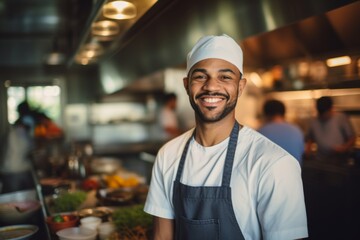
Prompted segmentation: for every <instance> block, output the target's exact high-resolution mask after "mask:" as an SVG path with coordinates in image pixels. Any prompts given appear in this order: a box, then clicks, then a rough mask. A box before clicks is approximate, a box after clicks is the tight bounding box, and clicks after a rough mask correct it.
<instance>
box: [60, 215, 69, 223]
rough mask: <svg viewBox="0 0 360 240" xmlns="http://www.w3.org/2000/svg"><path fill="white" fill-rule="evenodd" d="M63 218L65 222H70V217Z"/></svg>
mask: <svg viewBox="0 0 360 240" xmlns="http://www.w3.org/2000/svg"><path fill="white" fill-rule="evenodd" d="M62 218H63V220H64V222H68V221H70V217H69V216H68V215H64V216H62Z"/></svg>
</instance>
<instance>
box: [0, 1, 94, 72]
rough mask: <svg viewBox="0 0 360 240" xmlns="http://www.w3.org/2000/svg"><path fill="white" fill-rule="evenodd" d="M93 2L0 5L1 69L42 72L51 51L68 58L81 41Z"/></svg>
mask: <svg viewBox="0 0 360 240" xmlns="http://www.w3.org/2000/svg"><path fill="white" fill-rule="evenodd" d="M93 2H95V1H88V0H32V1H27V0H2V1H0V36H1V37H0V56H1V57H0V66H1V67H30V68H31V67H37V68H40V69H41V68H42V67H43V66H44V65H45V60H46V57H47V55H48V54H49V53H50V52H51V51H52V50H57V51H59V52H62V53H64V54H65V57H66V58H67V57H68V56H69V54H70V53H71V51H73V50H74V48H75V47H76V44H77V43H78V41H79V39H80V34H81V33H82V31H81V30H82V29H83V27H84V25H85V23H86V20H87V18H88V17H89V15H90V12H91V8H92V7H93Z"/></svg>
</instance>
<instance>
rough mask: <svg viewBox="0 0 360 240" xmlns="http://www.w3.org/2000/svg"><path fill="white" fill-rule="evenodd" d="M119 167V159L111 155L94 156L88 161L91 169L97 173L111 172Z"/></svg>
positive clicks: (120, 165) (120, 163)
mask: <svg viewBox="0 0 360 240" xmlns="http://www.w3.org/2000/svg"><path fill="white" fill-rule="evenodd" d="M121 167H122V162H121V160H120V159H118V158H112V157H98V158H94V159H92V160H91V163H90V168H91V171H92V172H93V173H97V174H112V173H115V172H116V171H117V170H119V169H121Z"/></svg>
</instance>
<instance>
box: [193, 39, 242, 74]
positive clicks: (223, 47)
mask: <svg viewBox="0 0 360 240" xmlns="http://www.w3.org/2000/svg"><path fill="white" fill-rule="evenodd" d="M208 58H219V59H223V60H225V61H228V62H230V63H232V64H234V65H235V66H236V67H237V68H238V69H239V70H240V72H241V73H243V52H242V50H241V48H240V46H239V44H237V43H236V42H235V41H234V39H232V38H231V37H229V36H228V35H226V34H223V35H221V36H205V37H202V38H200V39H199V41H198V42H197V43H196V44H195V46H194V47H193V48H192V49H191V51H190V52H189V53H188V55H187V63H186V73H187V74H189V71H190V69H191V68H192V66H194V65H195V64H196V63H197V62H200V61H201V60H204V59H208Z"/></svg>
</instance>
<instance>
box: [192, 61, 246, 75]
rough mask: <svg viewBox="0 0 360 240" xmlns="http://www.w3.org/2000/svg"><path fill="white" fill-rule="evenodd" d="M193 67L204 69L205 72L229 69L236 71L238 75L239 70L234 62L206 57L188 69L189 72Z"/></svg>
mask: <svg viewBox="0 0 360 240" xmlns="http://www.w3.org/2000/svg"><path fill="white" fill-rule="evenodd" d="M195 69H205V70H206V71H207V72H218V71H221V70H224V69H230V70H232V71H233V72H234V73H236V75H240V70H239V69H238V68H237V67H236V66H235V65H234V64H232V63H230V62H228V61H226V60H223V59H219V58H208V59H204V60H201V61H199V62H197V63H196V64H194V66H193V67H192V68H191V69H190V71H189V72H190V74H191V73H192V72H193V71H194V70H195Z"/></svg>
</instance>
